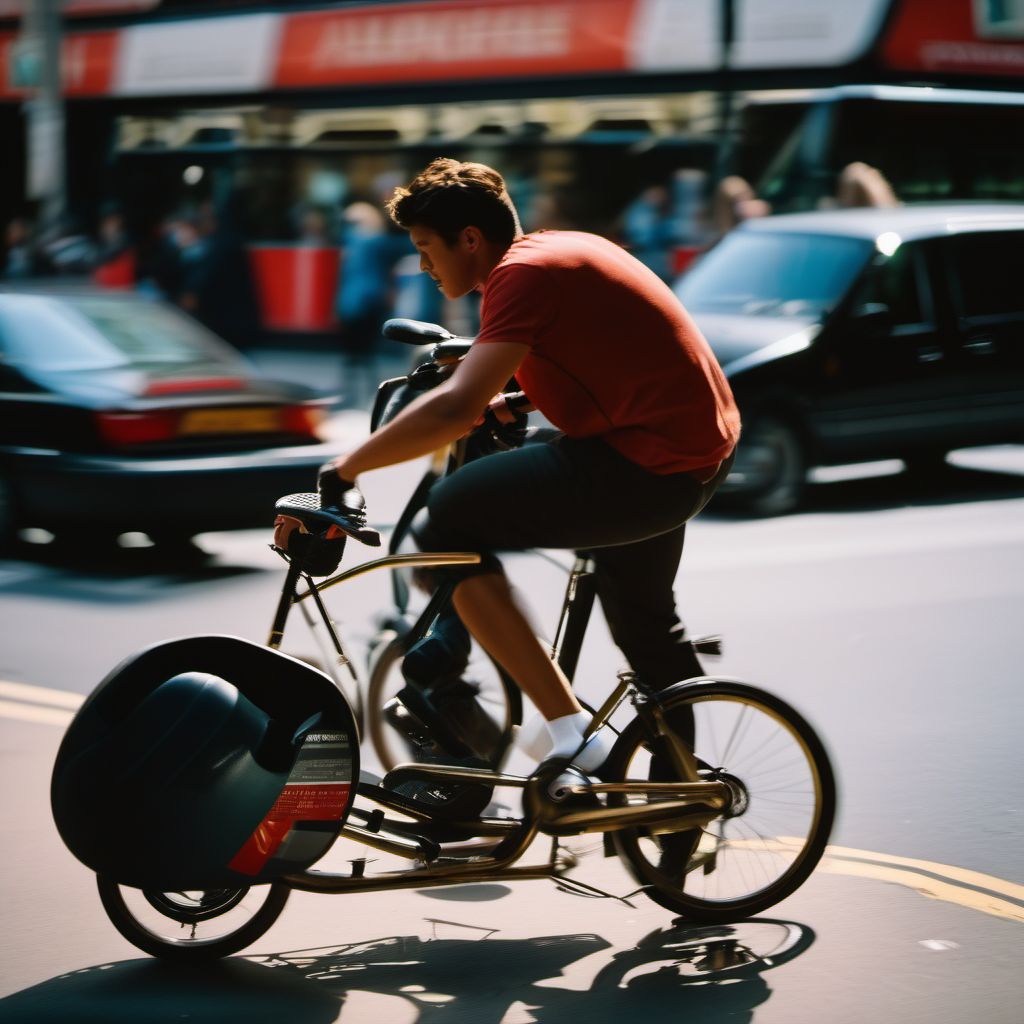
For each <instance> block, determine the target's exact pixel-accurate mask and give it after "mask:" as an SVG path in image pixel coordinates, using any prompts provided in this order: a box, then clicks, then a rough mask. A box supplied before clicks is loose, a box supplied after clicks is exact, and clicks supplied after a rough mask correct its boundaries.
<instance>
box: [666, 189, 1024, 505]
mask: <svg viewBox="0 0 1024 1024" xmlns="http://www.w3.org/2000/svg"><path fill="white" fill-rule="evenodd" d="M1022 257H1024V205H1009V204H1008V205H998V206H997V205H972V204H963V205H934V206H932V205H921V206H910V207H899V208H895V209H857V210H836V211H828V212H825V211H823V212H816V213H802V214H792V215H786V216H777V217H766V218H763V219H761V220H755V221H748V222H747V223H745V224H744V225H742V226H741V227H740V228H737V229H736V230H735V231H733V232H731V233H730V234H729V235H727V236H726V237H725V238H724V239H722V241H721V242H719V243H718V244H717V245H716V246H715V247H714V248H713V249H711V250H710V251H709V252H707V253H706V254H705V255H704V256H703V257H702V258H701V259H700V261H699V262H698V263H697V264H695V266H694V267H693V269H692V270H691V271H690V272H689V273H687V274H686V275H685V276H684V277H683V278H681V279H680V280H679V282H678V283H677V285H676V293H677V294H678V296H679V298H680V299H681V300H682V302H683V304H684V305H685V306H686V308H687V309H688V310H689V312H690V313H691V314H692V315H693V317H694V319H695V320H696V321H697V323H698V324H699V325H700V327H701V330H702V331H703V332H704V334H705V335H706V336H707V338H708V340H709V341H710V343H711V345H712V347H713V348H714V350H715V353H716V354H717V356H718V359H719V361H720V362H721V364H722V367H723V369H724V370H725V373H726V375H727V376H728V378H729V382H730V384H731V385H732V387H733V390H734V392H735V394H736V400H737V402H738V403H739V406H740V411H741V412H742V415H743V435H742V439H741V441H740V445H739V449H738V451H737V457H736V463H735V466H734V469H733V472H732V473H731V474H730V476H729V479H728V480H727V481H726V483H725V485H724V486H723V488H722V493H723V496H726V495H732V497H733V498H734V499H738V500H739V501H740V502H741V503H742V504H743V505H744V506H745V507H746V508H747V509H748V510H749V511H752V512H755V513H758V514H762V515H771V514H779V513H783V512H788V511H790V510H792V509H793V508H795V507H796V506H797V505H798V504H799V501H800V497H801V493H802V491H803V487H804V483H805V480H806V476H807V471H808V470H809V469H810V468H811V467H812V466H819V465H830V464H838V463H851V462H861V461H867V460H872V459H884V458H893V457H895V458H900V459H903V460H904V462H906V463H907V465H908V467H910V468H926V467H929V466H935V465H936V464H938V463H941V462H942V461H943V460H944V458H945V455H946V453H947V452H949V451H951V450H952V449H955V448H963V447H968V446H970V445H987V444H1000V443H1007V442H1022V441H1024V287H1022V285H1021V283H1020V267H1021V262H1022Z"/></svg>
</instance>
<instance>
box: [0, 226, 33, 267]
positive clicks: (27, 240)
mask: <svg viewBox="0 0 1024 1024" xmlns="http://www.w3.org/2000/svg"><path fill="white" fill-rule="evenodd" d="M38 272H39V255H38V253H37V251H36V248H35V245H34V244H33V239H32V222H31V221H30V220H28V218H26V217H15V218H13V220H10V221H8V222H7V227H6V228H4V251H3V263H2V264H0V277H2V278H4V279H5V280H8V281H12V280H24V279H25V278H28V277H34V276H35V275H36V274H37V273H38Z"/></svg>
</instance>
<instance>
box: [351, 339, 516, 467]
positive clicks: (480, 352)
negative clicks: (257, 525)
mask: <svg viewBox="0 0 1024 1024" xmlns="http://www.w3.org/2000/svg"><path fill="white" fill-rule="evenodd" d="M529 350H530V348H529V346H528V345H520V344H517V343H515V342H492V343H489V344H486V345H473V346H472V348H470V350H469V353H468V354H467V355H466V356H465V358H464V359H463V360H462V362H461V363H459V366H458V368H457V369H456V371H455V373H453V374H452V376H451V377H450V378H449V379H448V380H447V381H445V382H444V383H443V384H441V385H440V386H439V387H437V388H435V389H434V390H433V391H428V392H427V393H426V394H424V395H421V396H420V397H419V398H417V399H416V400H415V401H414V402H412V403H411V404H410V405H408V406H407V407H406V408H405V409H403V410H402V412H401V413H399V415H398V416H396V417H395V418H394V419H393V420H392V421H391V422H390V423H388V424H386V425H385V426H383V427H381V428H380V429H379V430H378V431H377V432H376V433H375V434H372V435H371V436H370V437H369V438H368V439H367V440H366V441H364V442H363V443H362V444H361V445H359V446H358V447H357V448H354V449H353V450H352V451H350V452H348V453H347V454H345V455H342V456H340V457H338V458H337V459H335V460H334V467H335V469H336V470H337V472H338V476H339V477H341V478H342V479H343V480H347V481H349V482H354V481H355V479H356V477H357V476H358V475H359V474H360V473H365V472H367V471H369V470H371V469H379V468H380V467H382V466H391V465H394V464H395V463H396V462H405V461H407V460H408V459H415V458H417V457H418V456H420V455H427V454H429V453H430V452H433V451H436V450H437V449H438V448H441V447H443V446H444V445H446V444H450V443H451V442H452V441H455V440H457V439H458V438H460V437H462V435H463V434H465V433H466V432H467V431H469V430H470V429H471V428H472V426H473V424H474V422H476V420H477V419H478V417H479V416H480V412H481V410H483V409H486V408H487V406H488V404H489V402H490V401H491V399H492V398H493V397H494V396H495V395H496V394H498V393H499V392H500V391H501V390H502V388H504V387H505V385H506V383H507V382H508V380H509V379H510V378H511V377H513V376H515V372H516V370H517V369H519V364H520V363H521V362H522V361H523V358H524V357H525V356H526V354H527V352H529Z"/></svg>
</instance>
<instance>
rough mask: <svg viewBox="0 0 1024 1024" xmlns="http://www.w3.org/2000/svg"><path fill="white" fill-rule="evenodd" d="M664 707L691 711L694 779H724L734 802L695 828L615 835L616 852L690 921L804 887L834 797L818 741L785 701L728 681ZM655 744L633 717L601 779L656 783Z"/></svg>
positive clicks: (718, 916) (741, 912) (680, 694)
mask: <svg viewBox="0 0 1024 1024" xmlns="http://www.w3.org/2000/svg"><path fill="white" fill-rule="evenodd" d="M665 709H666V713H667V717H669V718H670V719H673V718H674V719H675V720H676V721H677V722H678V721H686V720H687V718H688V715H689V714H690V713H692V715H693V721H694V725H695V730H696V732H695V743H694V755H695V757H696V759H697V765H698V774H699V775H700V776H701V777H702V778H705V779H708V780H718V781H724V782H726V783H727V784H728V785H729V786H730V788H731V789H732V790H733V793H734V799H733V801H732V806H731V807H730V808H729V809H728V810H726V811H725V812H723V813H722V814H721V815H720V816H719V817H717V818H714V819H713V820H711V821H710V822H709V823H708V824H707V825H706V826H705V827H704V828H703V829H690V830H687V831H685V832H676V833H671V832H666V831H660V832H659V830H657V829H652V828H637V829H627V830H623V831H621V832H616V833H614V836H613V839H614V843H615V847H616V850H617V852H618V854H619V856H620V857H622V859H623V860H624V861H625V863H626V864H627V865H628V866H629V867H630V869H631V871H632V873H633V875H634V876H635V877H636V879H637V881H638V882H640V884H641V885H642V886H643V887H644V890H645V892H646V893H647V895H648V896H649V897H650V898H651V899H652V900H654V902H656V903H658V904H660V905H661V906H663V907H665V908H667V909H669V910H672V911H675V912H676V913H679V914H682V915H683V916H684V917H686V918H688V919H690V920H692V921H695V922H698V923H706V924H717V923H724V922H729V921H739V920H742V919H744V918H747V917H750V916H751V915H753V914H758V913H760V912H762V911H764V910H766V909H767V908H769V907H771V906H774V905H775V904H776V903H778V902H779V901H780V900H782V899H785V898H786V897H787V896H789V895H790V894H791V893H793V892H794V891H795V890H796V889H797V888H798V887H799V886H800V885H802V884H803V882H804V881H805V880H806V879H807V877H808V876H809V875H810V873H811V872H812V871H813V870H814V867H815V865H816V864H817V863H818V861H819V860H820V859H821V855H822V853H823V852H824V850H825V845H826V843H827V842H828V837H829V833H830V832H831V829H832V822H833V819H834V816H835V805H836V793H835V781H834V777H833V773H832V767H831V765H830V763H829V760H828V756H827V754H826V753H825V748H824V746H823V745H822V743H821V741H820V740H819V739H818V737H817V735H816V734H815V733H814V730H813V729H812V728H811V727H810V725H808V723H807V722H806V721H805V720H804V719H803V718H802V717H801V716H800V715H799V714H798V713H797V712H796V711H794V710H793V708H791V707H790V706H789V705H788V704H786V703H785V702H784V701H781V700H779V699H778V698H777V697H774V696H772V695H771V694H769V693H766V692H764V691H763V690H759V689H756V688H755V687H753V686H748V685H747V684H745V683H740V682H737V681H735V680H726V679H712V680H708V681H706V682H695V683H688V684H685V685H683V686H679V687H677V688H676V689H675V692H674V693H672V694H670V695H669V696H668V697H667V698H665ZM660 746H661V744H659V743H652V742H651V740H650V738H649V736H648V733H647V730H646V729H645V727H644V723H643V722H642V721H641V720H640V719H639V718H636V719H633V721H631V722H630V723H629V724H628V725H627V726H626V728H625V729H624V730H623V731H622V735H621V736H620V738H619V741H618V742H617V743H616V745H615V748H614V749H613V751H612V754H611V757H610V758H609V762H608V767H607V770H606V771H605V772H604V773H603V774H604V776H605V777H606V778H608V779H649V778H652V777H657V778H658V779H661V780H663V779H664V778H665V775H664V766H665V765H666V763H670V762H667V758H666V757H665V754H664V750H659V749H658V748H659V747H660ZM656 757H657V764H656V762H655V758H656ZM652 771H653V774H652ZM646 799H647V798H646V797H630V798H626V797H620V798H619V803H620V804H621V803H624V802H626V801H627V800H628V801H629V802H633V801H634V800H639V801H643V800H646Z"/></svg>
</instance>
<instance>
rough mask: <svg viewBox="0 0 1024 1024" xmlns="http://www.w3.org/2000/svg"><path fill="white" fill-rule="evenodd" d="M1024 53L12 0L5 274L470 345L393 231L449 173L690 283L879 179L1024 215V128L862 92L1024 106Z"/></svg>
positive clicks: (753, 27)
mask: <svg viewBox="0 0 1024 1024" xmlns="http://www.w3.org/2000/svg"><path fill="white" fill-rule="evenodd" d="M1022 37H1024V6H1022V5H1021V4H1020V3H1019V2H1017V0H975V2H972V0H847V2H845V3H842V4H823V3H820V2H818V0H544V2H537V0H441V2H430V3H425V2H420V3H405V2H402V3H398V2H377V3H369V2H362V3H333V4H327V3H320V4H313V3H277V4H261V3H257V2H247V0H209V2H203V3H199V2H195V0H64V2H60V0H37V2H33V3H26V2H21V0H0V139H2V140H3V142H2V153H3V156H2V160H0V223H2V224H3V225H6V226H7V228H6V235H5V237H4V239H3V246H4V253H3V259H4V260H5V266H6V270H5V275H6V276H7V277H11V276H14V275H17V274H22V273H26V272H29V271H31V272H33V273H47V272H51V273H52V272H58V273H64V274H67V273H87V274H90V275H92V276H93V277H94V278H95V280H96V281H97V283H99V284H101V285H107V286H133V287H144V288H148V289H153V290H155V291H157V292H159V293H161V294H163V295H166V296H167V297H168V298H170V299H171V300H173V301H177V302H179V303H181V304H183V305H184V306H185V307H186V308H187V309H189V310H190V311H191V312H193V313H195V314H196V315H197V316H199V318H200V319H201V320H203V321H204V322H206V323H207V324H208V325H209V326H211V327H212V328H213V329H214V330H216V331H217V332H218V333H220V334H222V335H224V336H226V337H228V339H229V340H230V341H232V342H234V343H235V344H237V345H240V346H242V347H253V346H258V345H267V344H272V345H276V344H279V343H281V342H282V341H287V342H288V343H289V344H294V343H296V342H300V343H301V344H302V345H304V346H306V347H313V348H320V349H330V348H334V349H340V348H344V349H347V350H349V351H351V352H357V353H362V352H365V351H368V350H370V349H372V348H373V347H374V346H375V344H376V341H375V339H370V338H368V337H367V334H368V333H373V332H372V331H371V330H370V328H369V327H368V326H367V324H368V323H372V322H373V321H374V320H378V321H379V320H380V319H382V318H383V317H384V316H387V315H389V314H396V315H413V316H421V317H423V318H425V319H429V320H440V321H442V322H444V323H445V324H446V325H448V326H449V327H451V328H452V329H454V330H457V331H461V332H469V331H471V330H472V329H473V326H474V314H475V311H474V309H473V308H472V306H471V304H468V303H457V304H454V305H450V304H442V303H441V301H440V299H439V298H438V296H437V295H436V294H434V293H433V290H432V289H430V288H429V287H427V288H424V287H422V282H421V280H420V279H419V277H418V275H417V274H416V272H415V271H416V267H415V263H414V262H413V261H411V260H410V259H409V258H408V256H409V252H410V250H409V249H408V247H407V245H406V244H405V242H404V239H403V238H402V237H401V236H396V235H394V234H393V233H392V232H391V230H390V229H389V227H388V226H387V225H386V223H385V222H384V219H383V218H382V216H381V203H382V200H383V199H385V198H386V197H387V196H388V195H389V194H390V192H391V190H392V189H393V187H394V186H395V185H396V184H398V183H400V182H403V181H405V180H407V179H408V177H409V176H410V174H411V173H412V172H414V171H415V170H416V169H418V168H419V167H421V166H422V165H423V164H424V163H425V162H426V161H427V160H429V159H431V158H433V157H435V156H439V155H445V156H455V157H459V158H464V159H470V160H481V161H484V162H489V163H492V164H494V165H495V166H497V167H499V168H500V169H501V170H502V171H503V172H504V173H505V175H506V178H507V180H508V182H509V187H510V191H511V193H512V195H513V198H514V199H515V201H516V203H517V205H518V207H519V209H520V211H521V213H522V217H523V221H524V227H525V228H526V229H527V230H532V229H536V228H543V227H572V228H579V229H583V230H590V231H597V232H600V233H602V234H606V235H609V236H611V237H613V238H615V239H616V240H618V241H620V242H622V243H623V244H624V245H626V246H628V247H629V248H631V249H632V250H634V251H635V252H636V253H637V255H639V256H640V257H641V258H642V259H644V260H645V261H646V262H648V263H649V264H650V265H651V266H652V267H653V268H654V269H655V270H656V271H657V272H658V273H659V274H661V275H662V276H663V277H665V278H666V279H672V278H674V277H675V276H676V275H677V274H678V273H679V272H680V271H682V270H683V269H684V268H685V266H686V265H687V263H688V261H689V260H690V259H692V257H693V255H694V254H695V253H696V252H699V251H700V250H701V249H702V248H704V247H706V246H707V245H708V244H709V243H711V242H713V241H714V240H715V239H716V238H717V237H718V236H719V235H721V233H722V232H723V231H724V230H726V229H727V228H728V227H729V225H730V223H732V222H734V221H735V220H736V219H737V218H738V217H739V218H742V217H743V216H745V215H749V214H750V213H759V212H768V211H771V212H776V213H777V212H784V211H792V210H797V209H809V208H815V207H820V206H821V205H823V204H828V203H830V202H840V201H842V202H855V201H859V202H871V201H872V197H871V196H870V195H868V196H867V197H866V198H865V197H863V196H862V198H861V199H860V200H853V199H846V200H844V199H842V197H840V196H839V192H840V183H839V176H840V173H841V172H842V170H843V168H844V167H847V166H848V165H850V164H852V163H864V164H866V165H868V166H869V167H870V168H874V169H876V170H877V171H878V172H880V174H881V175H882V176H883V177H884V179H885V180H886V181H887V182H888V184H889V185H890V186H891V188H892V191H893V193H894V195H895V198H896V199H897V200H898V201H901V202H913V201H920V200H926V199H953V198H967V199H996V200H1018V201H1020V200H1021V199H1024V167H1022V162H1024V155H1022V153H1021V147H1020V145H1019V139H1020V137H1021V132H1020V126H1021V114H1020V109H1019V108H1017V107H1014V108H1013V109H1012V110H1006V109H1004V108H1003V107H1002V106H1001V105H1000V104H999V102H998V97H993V98H992V102H991V105H990V106H988V105H986V107H985V109H984V110H982V111H981V112H980V113H979V111H978V110H976V109H972V110H970V111H969V112H964V114H962V115H961V116H955V115H951V114H950V112H949V110H948V109H941V110H940V109H938V108H935V107H933V108H932V109H930V110H929V109H927V105H926V104H924V103H921V102H918V101H917V98H916V97H915V99H911V98H909V97H905V96H901V95H900V94H899V93H896V92H887V91H886V90H884V89H878V88H875V89H849V88H848V89H847V90H846V91H843V90H840V91H838V92H837V91H836V87H843V86H846V87H850V86H858V85H860V86H887V85H890V86H891V85H906V84H914V85H928V86H932V87H957V88H972V89H981V90H989V91H1007V90H1015V89H1016V88H1017V86H1018V84H1019V82H1020V80H1021V75H1022V74H1024V50H1022V47H1021V43H1020V41H1021V39H1022ZM57 63H59V73H58V69H57V67H56V64H57ZM1011 125H1015V126H1016V130H1012V129H1011ZM737 178H742V179H743V182H744V183H746V185H747V187H749V188H750V192H749V194H746V193H744V192H743V185H742V184H741V183H738V182H737V181H736V179H737ZM723 183H724V185H723ZM737 188H738V189H739V191H738V192H737V191H736V189H737ZM875 199H877V193H876V195H875ZM716 200H717V202H716ZM211 263H218V264H221V265H231V266H230V269H224V267H223V266H222V267H221V268H220V269H219V270H217V271H216V272H213V271H211V270H210V267H209V264H211ZM183 265H184V267H183ZM197 265H198V266H199V269H197ZM204 271H205V272H204ZM211 279H215V280H216V281H217V284H216V286H213V285H211ZM225 282H226V283H225ZM427 285H428V286H429V282H427Z"/></svg>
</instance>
